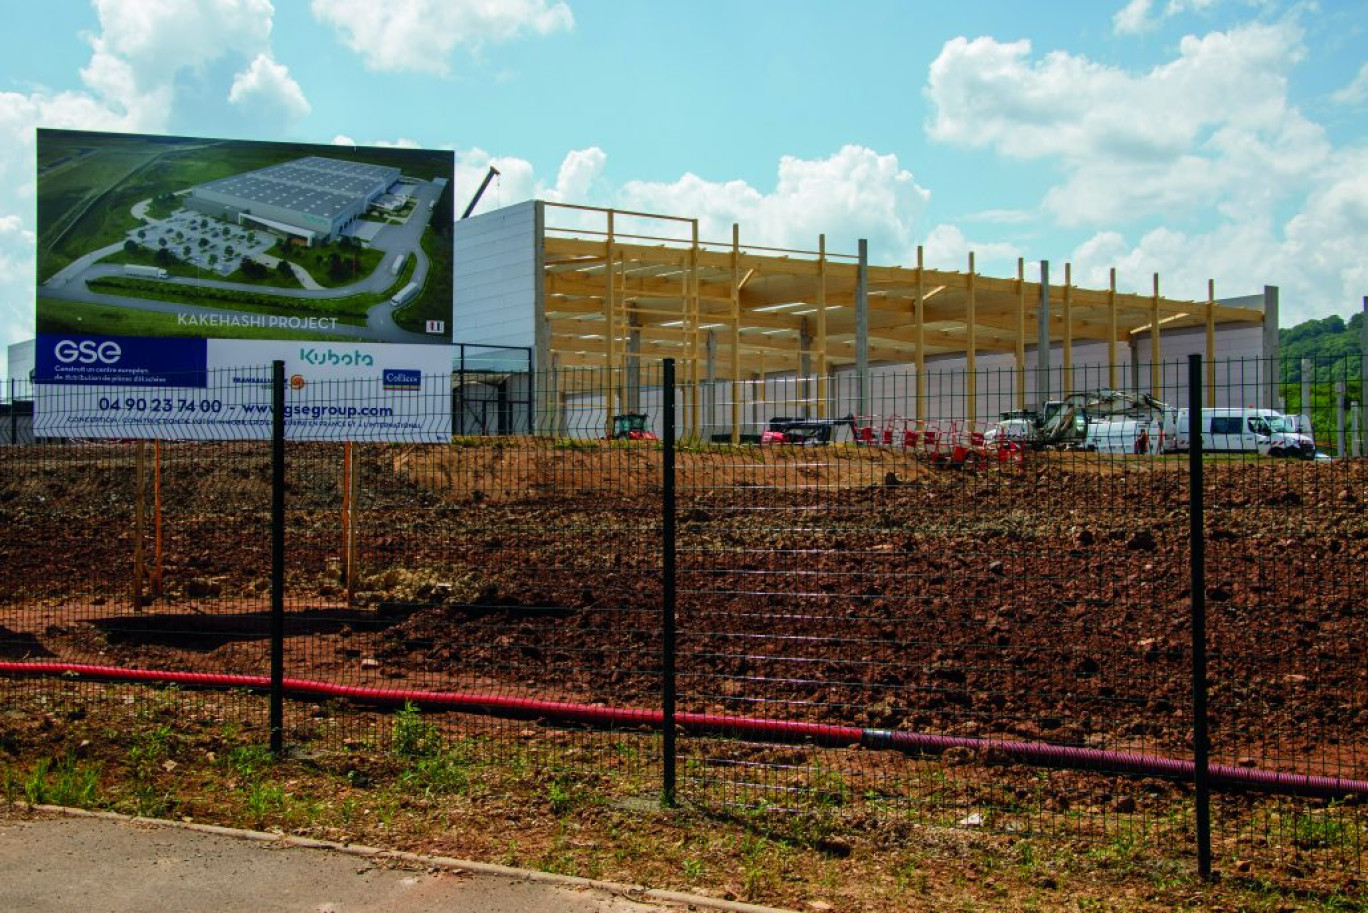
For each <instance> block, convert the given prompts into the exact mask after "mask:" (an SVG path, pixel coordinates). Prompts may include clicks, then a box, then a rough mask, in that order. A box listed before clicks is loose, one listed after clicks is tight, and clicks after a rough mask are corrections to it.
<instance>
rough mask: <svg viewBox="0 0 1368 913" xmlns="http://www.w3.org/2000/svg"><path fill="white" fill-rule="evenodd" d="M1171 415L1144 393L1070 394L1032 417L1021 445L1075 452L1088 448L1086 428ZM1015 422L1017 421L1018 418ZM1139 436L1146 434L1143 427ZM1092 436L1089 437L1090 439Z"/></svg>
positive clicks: (1049, 403)
mask: <svg viewBox="0 0 1368 913" xmlns="http://www.w3.org/2000/svg"><path fill="white" fill-rule="evenodd" d="M1171 412H1173V408H1172V407H1171V406H1169V405H1168V404H1167V403H1164V402H1161V401H1160V400H1157V399H1155V398H1154V397H1153V396H1150V395H1149V394H1148V393H1127V392H1126V391H1124V390H1106V389H1103V390H1095V391H1093V392H1091V393H1070V394H1069V395H1068V396H1066V397H1064V399H1062V400H1052V401H1050V402H1047V403H1046V404H1045V409H1044V411H1043V412H1042V413H1041V415H1040V416H1039V418H1038V419H1037V418H1034V417H1033V419H1032V426H1028V429H1027V433H1026V435H1025V437H1026V440H1025V443H1026V444H1027V446H1029V447H1031V448H1032V449H1034V450H1047V449H1054V450H1070V449H1079V448H1082V447H1085V446H1087V444H1088V441H1089V439H1090V437H1089V433H1088V427H1089V425H1096V424H1097V423H1099V422H1115V421H1121V420H1126V419H1130V420H1136V421H1138V420H1141V419H1144V420H1146V421H1148V420H1152V419H1154V418H1155V417H1160V418H1162V417H1164V416H1167V415H1168V414H1169V413H1171ZM1016 421H1020V418H1019V417H1018V418H1017V419H1016ZM1004 424H1006V422H1004ZM999 427H1002V426H999ZM1140 433H1141V434H1145V435H1147V434H1148V432H1147V431H1145V430H1144V429H1143V427H1142V428H1141V429H1140ZM1096 436H1097V435H1096V434H1094V435H1093V437H1094V438H1095V437H1096Z"/></svg>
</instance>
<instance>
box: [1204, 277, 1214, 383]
mask: <svg viewBox="0 0 1368 913" xmlns="http://www.w3.org/2000/svg"><path fill="white" fill-rule="evenodd" d="M1206 405H1207V408H1208V409H1215V408H1216V280H1215V279H1208V280H1207V304H1206Z"/></svg>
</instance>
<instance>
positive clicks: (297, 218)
mask: <svg viewBox="0 0 1368 913" xmlns="http://www.w3.org/2000/svg"><path fill="white" fill-rule="evenodd" d="M399 174H400V171H399V169H398V168H389V167H385V166H382V165H367V164H365V163H362V162H347V161H342V160H341V159H328V158H320V157H319V156H309V157H308V158H302V159H297V160H295V161H293V162H283V163H281V164H279V165H272V166H270V167H269V168H262V169H260V170H257V171H249V172H247V173H246V174H238V175H234V176H233V177H229V178H221V179H220V180H217V181H210V182H209V183H208V184H201V185H199V186H198V187H194V188H192V189H191V191H190V193H189V194H188V195H187V196H186V198H185V205H186V207H187V208H189V209H193V210H195V211H197V212H202V213H204V214H205V215H209V216H213V217H215V218H218V219H224V220H226V221H231V222H235V223H237V224H239V225H252V226H257V227H260V228H265V229H267V230H269V231H277V232H281V233H283V234H287V235H290V236H291V237H295V238H299V239H301V240H303V241H304V242H305V243H307V244H310V245H312V244H316V243H320V242H324V241H327V240H329V239H330V238H333V237H335V236H336V235H337V234H338V233H339V232H341V231H342V229H344V228H346V226H347V225H348V224H350V223H351V222H353V221H355V220H356V219H357V218H358V217H360V215H361V214H362V213H364V212H365V211H366V207H367V206H369V205H370V204H371V203H372V202H374V200H375V199H376V198H377V197H379V196H380V195H381V194H383V193H385V192H386V191H387V190H388V189H389V188H390V186H391V185H393V184H394V182H395V181H397V180H399Z"/></svg>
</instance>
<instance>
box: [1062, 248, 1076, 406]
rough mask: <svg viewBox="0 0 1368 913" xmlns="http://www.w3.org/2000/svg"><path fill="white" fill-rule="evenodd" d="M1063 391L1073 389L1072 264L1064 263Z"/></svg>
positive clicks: (1067, 391)
mask: <svg viewBox="0 0 1368 913" xmlns="http://www.w3.org/2000/svg"><path fill="white" fill-rule="evenodd" d="M1063 384H1064V389H1063V390H1062V391H1061V392H1063V393H1071V392H1072V391H1073V389H1074V377H1073V264H1072V263H1069V262H1068V261H1067V260H1066V261H1065V262H1064V380H1063Z"/></svg>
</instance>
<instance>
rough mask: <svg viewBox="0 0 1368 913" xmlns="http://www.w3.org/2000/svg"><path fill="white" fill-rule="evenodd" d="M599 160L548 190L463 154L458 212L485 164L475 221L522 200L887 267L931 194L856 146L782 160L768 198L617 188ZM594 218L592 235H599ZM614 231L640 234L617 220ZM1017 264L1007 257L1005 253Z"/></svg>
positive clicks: (724, 190) (739, 186) (756, 192)
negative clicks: (736, 233) (735, 227)
mask: <svg viewBox="0 0 1368 913" xmlns="http://www.w3.org/2000/svg"><path fill="white" fill-rule="evenodd" d="M607 161H608V156H607V154H606V153H605V152H604V151H603V150H602V149H599V148H597V147H591V148H588V149H579V150H574V151H572V152H570V153H568V154H567V155H566V156H565V158H564V159H563V160H562V162H561V164H560V167H559V169H558V170H557V174H556V181H555V183H554V184H550V183H547V182H545V181H543V180H540V179H538V177H537V176H536V174H535V170H534V169H533V167H532V165H531V163H530V162H527V161H526V160H524V159H519V158H513V157H499V156H491V155H490V154H489V153H487V152H485V151H484V150H481V149H471V150H467V151H464V152H461V153H458V154H457V156H456V177H455V180H454V182H453V186H454V189H455V193H456V211H457V213H460V212H461V211H462V210H463V209H464V208H465V206H466V203H467V202H468V201H469V200H470V198H471V197H472V196H474V194H475V191H476V189H477V188H478V187H479V185H480V182H481V181H483V180H484V177H485V174H486V171H487V169H488V168H489V166H490V165H491V164H492V165H494V166H495V167H497V168H498V169H499V171H500V176H499V178H498V179H497V181H496V182H495V183H494V184H492V185H491V186H490V189H489V190H488V191H487V192H486V194H485V196H484V197H483V198H482V200H481V201H480V206H479V207H478V208H477V210H476V212H477V213H479V212H487V211H489V210H491V209H494V208H495V207H497V206H509V205H512V204H513V203H518V202H521V201H524V200H530V199H534V198H536V199H543V200H547V201H551V202H563V203H579V204H585V205H591V206H603V207H613V208H616V209H626V210H633V211H637V212H652V213H657V214H660V215H671V216H684V217H686V218H695V217H696V218H697V219H698V220H699V237H700V238H701V239H702V240H703V241H711V242H721V243H729V242H730V241H731V231H732V224H733V223H737V224H739V225H740V226H741V243H742V244H755V245H763V246H769V247H780V248H790V249H797V250H816V249H817V246H818V235H820V234H822V233H825V234H826V235H827V249H828V250H830V251H833V252H837V253H846V254H850V253H854V252H855V249H856V241H857V240H858V239H859V238H867V239H868V240H869V243H870V256H871V257H872V258H874V259H875V260H878V261H881V262H885V263H889V262H892V263H913V262H915V260H916V248H917V244H918V242H919V238H918V235H917V231H918V229H917V220H918V219H919V218H920V216H921V215H922V213H923V212H924V211H925V209H926V202H927V200H928V198H929V197H930V192H929V191H927V190H926V189H925V188H923V187H921V186H919V185H918V184H917V182H916V180H915V179H914V178H913V176H912V173H911V172H909V171H907V170H905V169H904V168H902V167H901V166H900V165H899V164H898V158H897V156H895V155H880V154H879V153H877V152H875V151H874V150H872V149H867V148H865V147H863V146H854V145H850V146H845V147H843V148H842V149H840V150H839V151H838V152H836V153H834V154H833V155H831V156H828V157H827V158H823V159H800V158H797V157H795V156H784V157H783V158H782V159H781V160H780V161H779V166H778V171H777V175H776V182H775V185H774V188H773V189H772V190H769V191H766V190H762V189H759V188H756V187H753V186H751V185H750V184H748V183H747V182H745V181H740V180H732V181H709V180H706V179H705V178H702V177H699V176H698V175H696V174H684V175H682V176H681V177H679V178H678V179H676V180H673V181H628V182H626V183H625V184H622V185H615V184H613V183H611V182H609V181H608V180H607V179H606V178H605V177H604V171H605V169H606V165H607ZM601 221H602V220H601V219H599V220H595V224H594V227H597V228H601V227H602V225H601ZM555 224H556V225H559V226H563V227H571V226H580V225H582V226H585V227H587V226H588V224H589V223H588V222H587V221H584V220H582V219H581V217H579V216H576V215H575V214H574V213H570V212H557V213H556V214H555ZM619 226H620V227H619V230H621V231H628V232H630V231H634V230H636V229H637V228H640V227H642V226H640V225H636V224H634V221H633V220H631V219H630V218H627V217H624V218H623V219H622V220H620V222H619ZM650 228H651V232H652V233H653V234H658V235H669V236H672V237H685V236H686V234H687V232H688V231H689V228H688V226H687V225H686V224H684V223H679V224H677V225H673V226H672V225H662V224H659V223H656V224H652V225H651V226H650ZM976 249H977V250H979V251H981V252H985V254H986V255H991V256H1001V255H1003V254H1004V252H1012V251H1014V250H1015V249H1014V248H1011V247H1010V246H1009V245H991V244H986V245H983V246H980V247H977V248H976ZM1012 256H1015V253H1012Z"/></svg>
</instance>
